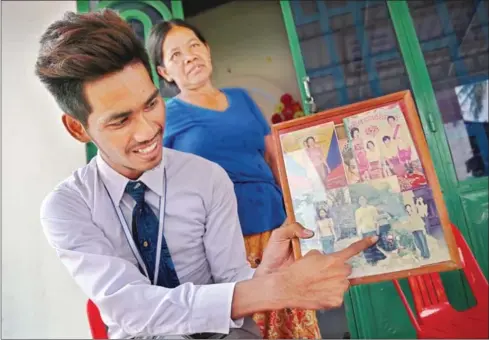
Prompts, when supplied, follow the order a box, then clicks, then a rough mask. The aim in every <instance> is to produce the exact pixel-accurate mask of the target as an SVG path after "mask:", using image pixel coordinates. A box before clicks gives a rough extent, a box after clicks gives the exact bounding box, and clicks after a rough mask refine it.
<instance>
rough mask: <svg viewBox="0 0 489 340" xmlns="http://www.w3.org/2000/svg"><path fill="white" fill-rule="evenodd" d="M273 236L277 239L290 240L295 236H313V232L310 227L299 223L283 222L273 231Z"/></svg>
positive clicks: (305, 237) (304, 237)
mask: <svg viewBox="0 0 489 340" xmlns="http://www.w3.org/2000/svg"><path fill="white" fill-rule="evenodd" d="M273 236H274V237H273V238H274V239H275V240H277V241H283V240H291V239H293V238H295V237H297V238H302V239H307V238H311V237H313V236H314V232H313V231H312V230H310V229H306V228H304V227H303V226H301V225H300V224H299V223H297V222H294V223H289V222H285V223H284V224H283V225H282V226H281V227H280V228H277V229H275V230H274V231H273Z"/></svg>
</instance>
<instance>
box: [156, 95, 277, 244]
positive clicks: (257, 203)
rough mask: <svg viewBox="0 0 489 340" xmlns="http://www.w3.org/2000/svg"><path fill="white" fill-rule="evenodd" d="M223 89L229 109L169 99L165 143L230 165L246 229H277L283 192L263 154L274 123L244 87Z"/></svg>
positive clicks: (246, 231) (227, 167)
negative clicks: (266, 137) (213, 108)
mask: <svg viewBox="0 0 489 340" xmlns="http://www.w3.org/2000/svg"><path fill="white" fill-rule="evenodd" d="M222 92H223V93H224V94H225V95H226V97H227V100H228V104H229V106H228V108H227V109H226V110H225V111H215V110H210V109H206V108H202V107H198V106H195V105H192V104H189V103H186V102H184V101H182V100H180V99H178V98H173V99H170V100H169V101H167V103H166V127H165V133H164V138H163V145H164V146H165V147H168V148H171V149H176V150H179V151H183V152H189V153H193V154H195V155H198V156H201V157H203V158H206V159H208V160H210V161H213V162H215V163H217V164H219V165H220V166H221V167H223V168H224V170H226V172H227V173H228V175H229V177H230V178H231V180H232V181H233V183H234V190H235V193H236V198H237V202H238V214H239V219H240V223H241V228H242V231H243V234H244V235H251V234H256V233H261V232H264V231H268V230H271V229H275V228H277V227H279V226H280V225H281V224H282V223H283V222H284V221H285V218H286V215H285V210H284V205H283V197H282V192H281V190H280V188H279V187H278V186H277V184H276V183H275V179H274V177H273V174H272V171H271V169H270V167H269V165H268V164H267V163H266V162H265V158H264V154H265V140H264V139H265V136H266V135H268V134H270V127H269V125H268V123H267V122H266V120H265V118H264V117H263V115H262V113H261V111H260V109H259V108H258V106H257V105H256V103H255V102H254V101H253V100H252V99H251V97H250V96H249V94H248V93H247V92H246V91H245V90H243V89H238V88H229V89H222ZM195 171H199V169H195Z"/></svg>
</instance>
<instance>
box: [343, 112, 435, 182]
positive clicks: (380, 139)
mask: <svg viewBox="0 0 489 340" xmlns="http://www.w3.org/2000/svg"><path fill="white" fill-rule="evenodd" d="M344 125H345V130H346V132H347V134H348V138H349V140H350V143H351V148H352V152H353V159H354V161H355V162H356V167H357V168H358V173H359V178H360V181H367V180H371V179H378V178H385V177H389V176H397V177H398V178H399V183H400V185H401V188H402V189H403V190H407V189H411V188H414V187H418V186H421V185H425V184H426V178H425V176H424V171H423V168H422V166H421V161H420V160H419V157H418V154H417V152H416V148H415V146H414V143H413V140H412V137H411V134H410V133H409V128H408V126H407V124H406V120H405V119H404V116H403V113H402V110H401V108H400V107H399V105H398V104H395V105H389V106H384V107H381V108H378V109H374V110H371V111H367V112H364V113H361V114H358V115H354V116H351V117H348V118H345V119H344Z"/></svg>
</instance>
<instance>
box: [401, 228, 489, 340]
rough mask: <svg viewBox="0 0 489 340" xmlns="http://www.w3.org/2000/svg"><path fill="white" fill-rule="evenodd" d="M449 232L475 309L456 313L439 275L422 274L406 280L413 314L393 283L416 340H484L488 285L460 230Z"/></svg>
mask: <svg viewBox="0 0 489 340" xmlns="http://www.w3.org/2000/svg"><path fill="white" fill-rule="evenodd" d="M452 231H453V234H454V237H455V241H456V244H457V246H458V248H459V252H460V256H461V260H462V262H463V272H464V275H465V276H466V278H467V281H468V282H469V286H470V288H471V290H472V293H473V295H474V297H475V299H476V302H477V305H476V306H474V307H472V308H469V309H467V310H464V311H457V310H455V309H454V308H453V307H452V306H451V305H450V303H449V301H448V298H447V296H446V293H445V289H444V288H443V284H442V281H441V277H440V274H438V273H433V274H425V275H419V276H413V277H409V278H408V279H407V280H408V284H409V288H410V289H411V293H412V294H413V298H414V306H415V309H416V315H415V314H414V312H413V311H412V310H411V307H410V305H409V302H408V301H407V299H406V296H405V295H404V292H403V291H402V289H401V286H400V285H399V281H397V280H394V281H393V282H394V286H395V288H396V290H397V292H398V294H399V296H400V297H401V300H402V302H403V304H404V306H405V307H406V310H407V312H408V316H409V319H410V320H411V323H412V324H413V326H414V328H415V330H416V334H417V338H418V339H462V338H463V339H487V338H488V337H489V326H488V290H489V286H488V284H487V280H486V278H485V276H484V274H483V273H482V271H481V269H480V267H479V265H478V263H477V261H476V259H475V257H474V254H473V253H472V251H471V250H470V248H469V246H468V245H467V242H465V239H464V238H463V236H462V234H461V233H460V231H459V230H458V229H457V228H456V227H455V226H454V225H452Z"/></svg>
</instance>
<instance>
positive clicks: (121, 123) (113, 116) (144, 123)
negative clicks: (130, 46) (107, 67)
mask: <svg viewBox="0 0 489 340" xmlns="http://www.w3.org/2000/svg"><path fill="white" fill-rule="evenodd" d="M85 95H86V98H87V100H88V102H89V104H90V106H91V108H92V112H91V113H90V115H89V116H88V128H87V129H86V132H87V134H88V135H89V136H90V138H91V140H92V141H93V142H94V143H95V144H96V145H97V147H98V148H99V150H100V154H101V156H102V157H103V159H104V160H105V161H106V162H107V163H108V164H109V165H110V166H111V167H112V168H113V169H114V170H116V171H118V172H119V173H120V174H122V175H124V176H126V177H127V178H131V179H136V178H138V177H139V176H140V175H141V174H142V173H143V172H144V171H146V170H150V169H152V168H154V167H155V166H157V165H158V164H159V163H160V161H161V157H162V144H161V143H162V136H163V129H164V125H165V103H164V101H163V99H162V98H161V96H160V94H159V92H158V89H157V88H156V87H155V86H154V84H153V82H152V81H151V78H150V76H149V74H148V71H147V70H146V68H145V67H144V65H143V64H142V63H134V64H131V65H128V66H126V67H125V68H124V69H123V70H122V71H119V72H116V73H114V74H110V75H107V76H105V77H103V78H102V79H99V80H97V81H94V82H90V83H87V84H86V85H85Z"/></svg>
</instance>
